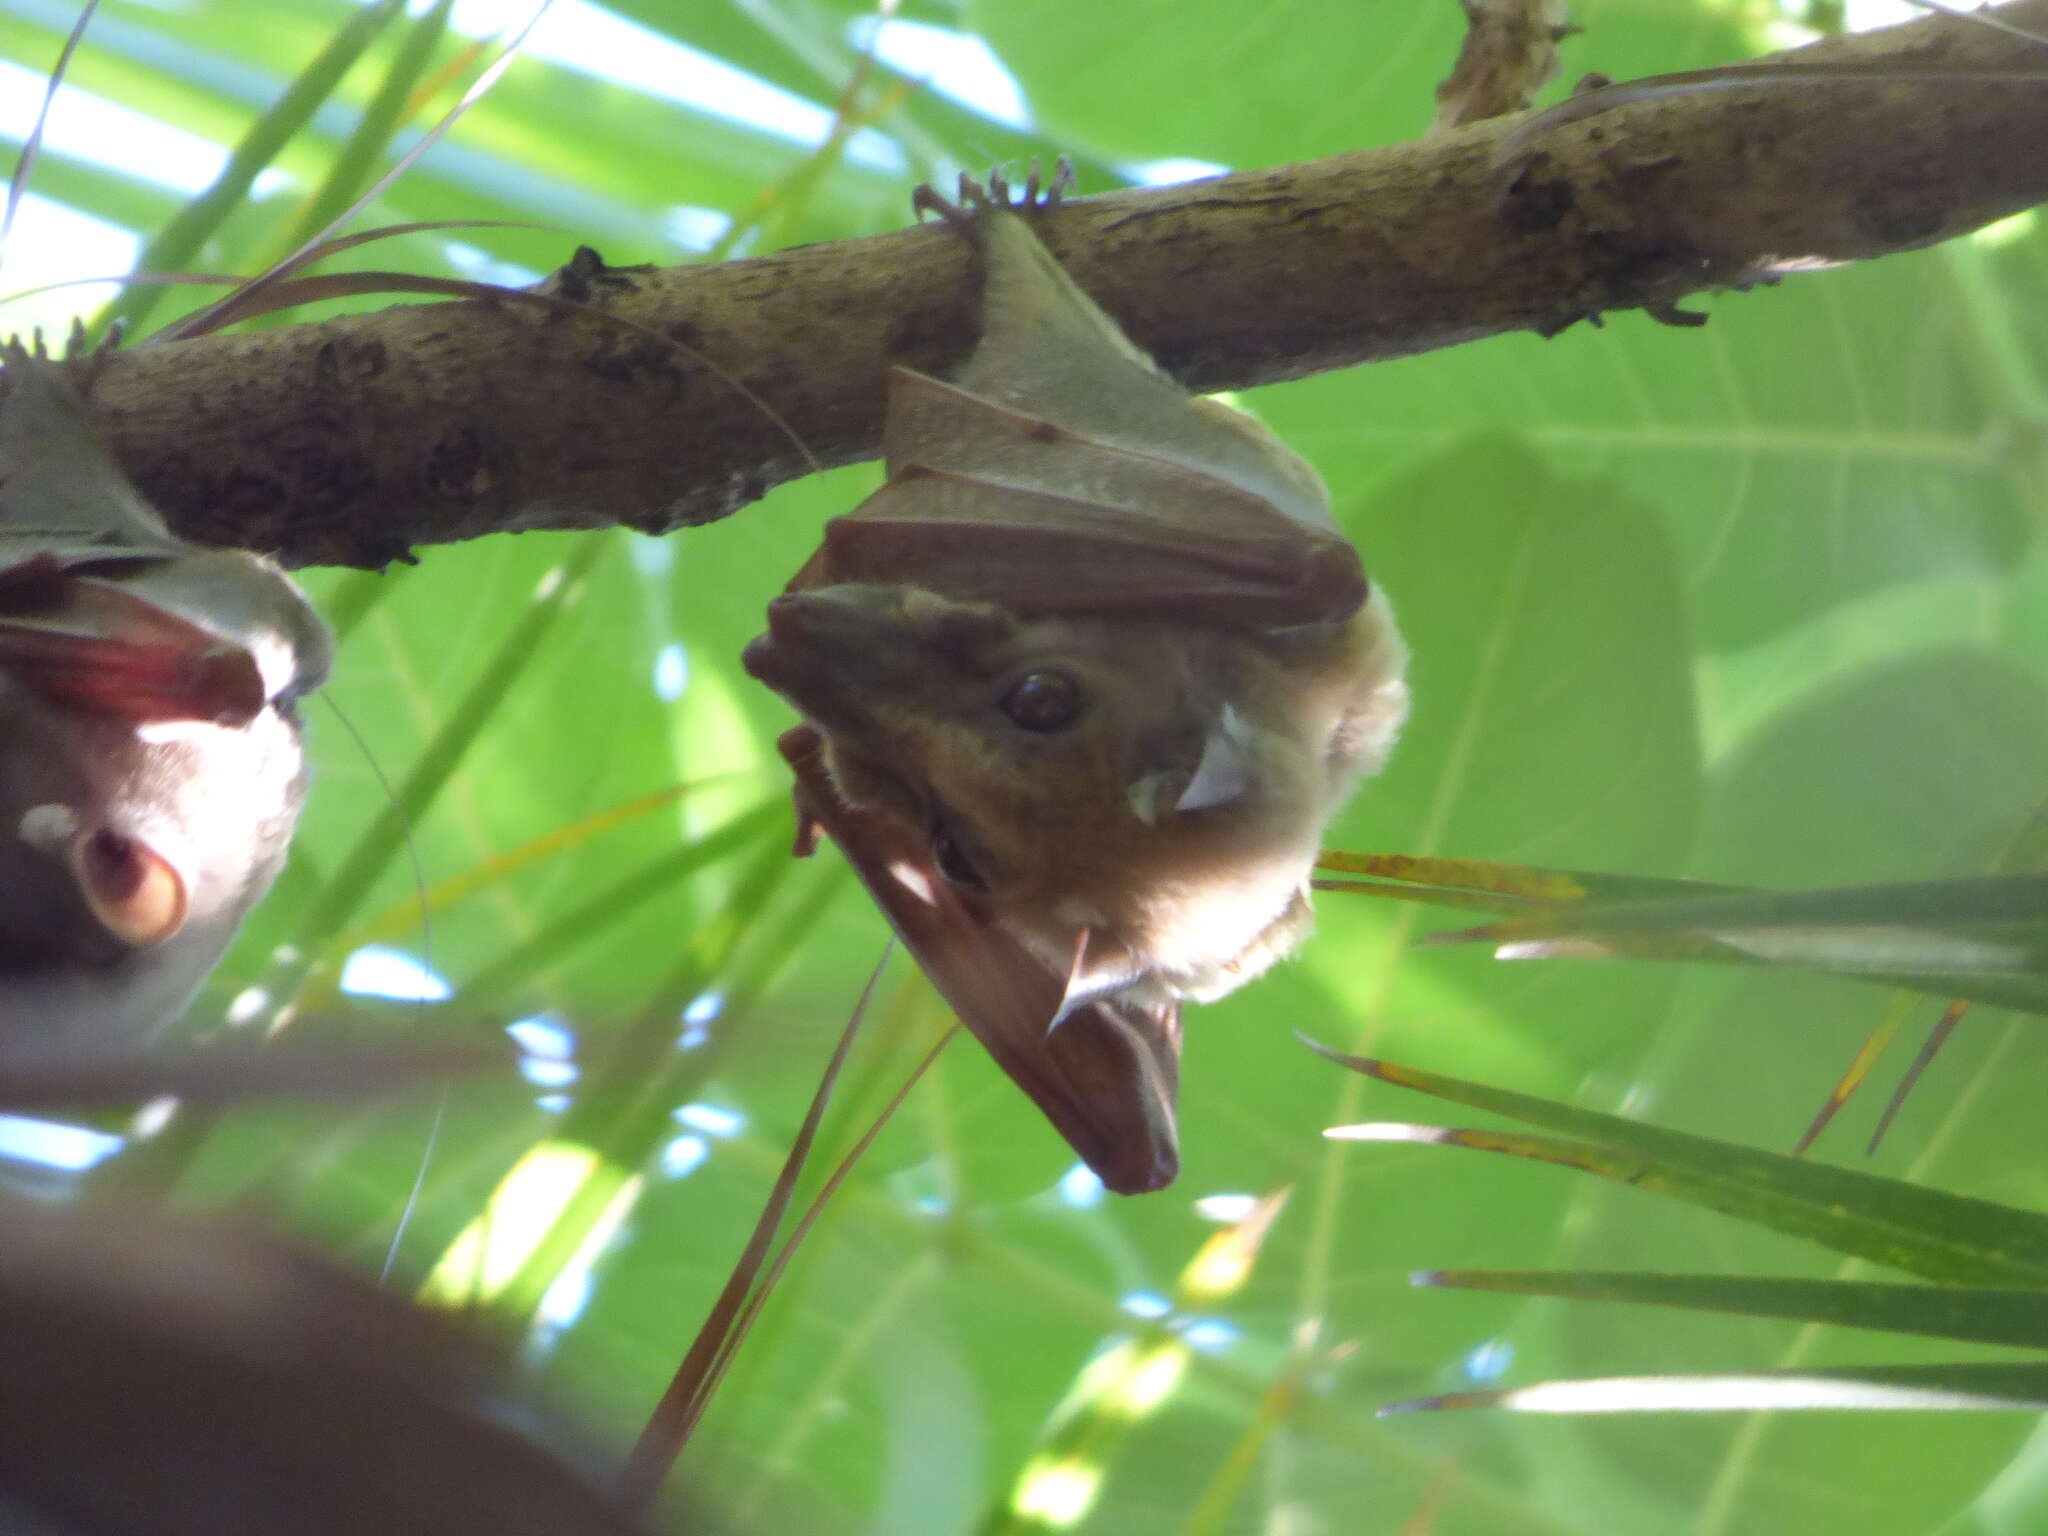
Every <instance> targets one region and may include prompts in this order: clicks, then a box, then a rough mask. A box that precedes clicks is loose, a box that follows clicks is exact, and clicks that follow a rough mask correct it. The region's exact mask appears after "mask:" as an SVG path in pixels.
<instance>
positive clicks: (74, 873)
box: [0, 343, 332, 1038]
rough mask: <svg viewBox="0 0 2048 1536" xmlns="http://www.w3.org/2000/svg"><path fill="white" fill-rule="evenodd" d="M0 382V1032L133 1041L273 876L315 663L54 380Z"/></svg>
mask: <svg viewBox="0 0 2048 1536" xmlns="http://www.w3.org/2000/svg"><path fill="white" fill-rule="evenodd" d="M0 361H4V362H5V364H6V369H5V373H4V376H0V377H4V386H0V387H4V389H5V395H4V397H0V1029H4V1030H7V1031H14V1032H22V1031H34V1030H49V1029H60V1028H63V1029H75V1028H85V1029H92V1030H95V1031H103V1032H105V1034H104V1038H114V1037H117V1036H124V1035H125V1036H128V1037H131V1038H132V1037H134V1036H137V1035H139V1034H141V1033H143V1032H146V1031H147V1030H149V1029H151V1028H153V1027H154V1026H156V1025H158V1024H161V1023H163V1022H165V1021H166V1020H167V1019H169V1018H170V1017H172V1016H173V1015H175V1014H176V1013H177V1012H178V1010H179V1009H181V1008H182V1007H184V1005H185V1003H186V1002H187V1001H189V1000H190V998H191V995H192V993H193V992H194V991H195V990H196V989H197V987H198V986H199V983H200V982H201V980H203V979H204V977H205V975H206V973H207V972H208V971H209V970H211V969H212V967H213V965H214V963H215V962H216V961H217V960H219V958H220V956H221V952H222V951H223V950H225V949H226V948H227V945H228V941H229V940H230V939H231V938H232V937H233V936H234V931H235V928H236V925H237V924H238V923H239V922H240V921H241V919H242V915H243V914H244V913H245V912H246V911H247V910H248V909H249V908H250V907H251V906H252V905H254V904H255V902H256V900H257V898H258V897H260V896H261V895H262V894H263V892H264V891H265V890H267V889H268V888H269V886H270V882H271V881H272V879H274V878H275V877H276V874H277V871H278V869H279V868H280V867H281V866H282V864H283V862H284V855H285V847H286V844H287V843H288V842H289V841H290V838H291V831H292V826H293V823H294V821H295V819H296V818H297V815H298V809H299V802H300V799H301V798H302V796H303V794H304V789H305V761H304V754H303V752H302V750H301V747H300V741H299V726H298V721H297V718H296V715H295V713H294V706H295V704H296V701H297V700H298V699H299V697H300V696H301V695H303V694H304V693H306V692H307V691H308V690H310V689H312V688H316V687H318V686H319V684H320V682H321V680H322V679H323V678H324V677H325V676H326V673H327V668H328V662H329V658H330V653H331V649H332V642H331V640H330V638H329V636H328V632H327V629H326V626H325V625H323V624H322V623H321V622H320V619H319V617H318V616H317V615H316V614H315V613H314V612H313V610H312V608H311V607H309V606H308V605H307V602H306V600H305V598H304V596H303V595H302V594H301V593H300V592H299V589H298V588H297V587H296V586H295V585H293V583H292V582H291V580H290V579H289V578H288V577H287V576H286V575H285V574H284V572H283V571H281V570H279V569H278V568H277V567H276V566H275V565H273V564H271V563H270V562H269V561H267V560H264V559H262V558H260V557H259V556H256V555H251V554H244V553H242V552H240V551H232V550H210V549H201V548H199V547H197V546H196V545H191V544H187V543H185V542H183V541H182V540H180V539H177V538H174V537H173V536H172V535H171V533H170V531H169V529H167V528H166V527H165V526H164V523H163V520H162V519H161V518H160V517H158V516H157V514H156V512H155V511H154V510H153V509H152V508H151V507H150V506H149V505H148V504H147V503H146V502H144V501H143V500H142V498H141V496H140V495H139V494H137V492H136V491H135V489H134V487H133V486H132V485H130V484H129V482H128V480H127V479H126V477H125V476H123V475H122V473H121V471H120V470H119V468H117V467H116V466H115V464H114V463H113V461H112V460H111V459H110V458H109V457H108V455H107V452H106V450H105V448H103V447H102V446H101V444H100V443H99V441H98V440H97V439H96V438H95V437H94V436H93V433H92V430H91V428H90V425H89V424H88V422H87V419H86V414H85V408H84V405H83V403H82V402H81V400H80V399H79V397H78V395H77V393H76V392H75V390H74V389H73V387H72V385H71V383H70V381H69V380H68V379H67V378H66V377H65V375H64V373H63V371H62V370H61V369H60V368H59V367H58V365H55V364H52V363H49V362H46V361H44V360H43V359H41V358H38V357H35V356H32V355H31V354H30V353H29V352H28V351H27V349H25V348H24V347H22V346H20V345H19V344H17V343H10V344H8V345H7V346H6V347H5V348H4V349H0Z"/></svg>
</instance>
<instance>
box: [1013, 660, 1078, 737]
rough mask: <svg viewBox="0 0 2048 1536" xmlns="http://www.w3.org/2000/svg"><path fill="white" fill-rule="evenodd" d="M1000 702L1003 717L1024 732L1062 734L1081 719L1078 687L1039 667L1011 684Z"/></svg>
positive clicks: (1050, 670) (1061, 675)
mask: <svg viewBox="0 0 2048 1536" xmlns="http://www.w3.org/2000/svg"><path fill="white" fill-rule="evenodd" d="M1002 702H1003V713H1004V714H1006V715H1008V716H1009V717H1010V719H1011V720H1013V721H1015V722H1016V723H1017V724H1018V725H1021V726H1023V727H1024V729H1025V730H1027V731H1064V730H1065V729H1066V728H1067V727H1068V726H1070V725H1072V724H1073V723H1074V722H1075V721H1076V720H1078V719H1080V718H1081V685H1080V684H1079V683H1077V682H1075V681H1074V680H1073V678H1071V677H1069V676H1068V675H1067V674H1066V673H1064V672H1060V671H1056V670H1054V669H1053V668H1051V667H1041V668H1039V669H1038V670H1037V671H1036V672H1026V673H1025V674H1024V675H1023V676H1022V677H1020V678H1018V679H1017V681H1016V682H1014V683H1012V684H1011V685H1010V691H1009V692H1008V693H1006V694H1004V695H1003V701H1002Z"/></svg>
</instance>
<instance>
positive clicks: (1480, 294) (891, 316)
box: [94, 0, 2048, 566]
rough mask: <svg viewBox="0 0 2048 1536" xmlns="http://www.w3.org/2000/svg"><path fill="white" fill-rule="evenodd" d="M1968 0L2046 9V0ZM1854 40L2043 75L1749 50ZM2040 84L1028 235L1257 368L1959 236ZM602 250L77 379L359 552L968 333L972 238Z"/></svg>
mask: <svg viewBox="0 0 2048 1536" xmlns="http://www.w3.org/2000/svg"><path fill="white" fill-rule="evenodd" d="M1997 14H1999V15H2002V16H2003V17H2005V18H2006V19H2007V20H2009V21H2011V22H2012V23H2014V24H2016V25H2019V26H2022V27H2027V28H2030V29H2031V30H2033V31H2036V32H2042V31H2048V0H2025V3H2022V4H2015V5H2009V6H2006V7H2003V8H2002V9H2001V10H2000V11H1999V12H1998V13H1997ZM1859 60H1885V61H1890V62H1892V63H1895V64H1896V65H1897V66H1898V68H1899V69H1900V70H1901V71H1916V72H1923V73H1924V72H1930V71H1986V70H2006V71H2025V70H2032V69H2037V68H2040V69H2044V70H2048V59H2044V58H2043V55H2042V49H2041V48H2040V46H2039V45H2036V44H2030V43H2028V42H2026V41H2024V40H2021V39H2018V38H2015V37H2012V36H2010V35H2007V34H2004V33H2001V32H1998V31H1995V30H1993V29H1991V28H1989V27H1984V26H1980V25H1974V24H1971V23H1969V22H1966V21H1960V20H1956V19H1953V18H1947V17H1934V18H1930V19H1927V20H1924V21H1917V22H1913V23H1911V24H1908V25H1905V26H1900V27H1894V28H1890V29H1887V30H1885V31H1883V32H1876V33H1869V34H1865V35H1863V36H1860V37H1854V38H1840V39H1832V40H1830V41H1828V42H1825V43H1820V44H1816V45H1814V46H1813V47H1811V48H1807V49H1801V50H1798V51H1797V52H1794V53H1789V54H1779V55H1773V56H1772V60H1771V61H1770V62H1774V63H1782V64H1788V65H1791V66H1794V67H1807V66H1813V65H1822V64H1833V63H1835V62H1838V61H1851V62H1853V61H1859ZM2044 85H2048V79H2044V81H2043V82H2042V83H2041V84H2034V83H2013V82H2008V81H1992V80H1986V81H1983V82H1981V83H1979V82H1960V83H1959V82H1955V81H1949V82H1945V83H1943V82H1927V81H1923V82H1919V83H1913V82H1907V81H1884V80H1870V79H1860V78H1859V79H1851V80H1848V81H1846V82H1845V83H1839V84H1829V85H1815V84H1812V83H1810V82H1806V81H1802V83H1801V84H1800V85H1799V86H1797V87H1796V88H1793V89H1782V88H1775V87H1773V86H1769V85H1747V86H1744V87H1743V88H1740V89H1729V90H1715V91H1704V92H1698V93H1686V94H1677V95H1672V96H1669V97H1663V98H1659V99H1654V100H1651V101H1648V102H1644V103H1641V104H1636V105H1628V106H1625V107H1622V108H1619V109H1617V110H1614V111H1611V112H1601V113H1596V114H1593V115H1590V116H1587V117H1585V118H1584V119H1583V120H1580V121H1575V122H1572V123H1570V124H1567V125H1564V126H1560V127H1556V128H1554V129H1551V130H1548V131H1545V132H1541V133H1538V134H1535V135H1533V136H1527V137H1525V136H1524V135H1526V134H1527V130H1526V129H1523V128H1518V124H1526V123H1527V122H1528V121H1529V120H1528V119H1527V118H1522V119H1510V120H1505V121H1502V122H1491V123H1481V124H1477V125H1474V126H1473V127H1471V128H1468V129H1464V130H1460V131H1457V132H1454V133H1450V134H1447V135H1444V136H1441V137H1437V138H1432V139H1430V140H1427V141H1419V142H1415V143H1409V144H1399V145H1394V146H1392V147H1390V148H1386V149H1377V150H1369V151H1364V152H1360V153H1355V154H1348V155H1341V156H1337V157H1334V158H1332V159H1328V160H1321V161H1317V162H1314V163H1312V164H1306V165H1296V166H1286V167H1281V168H1278V169H1273V170H1265V171H1250V172H1244V173H1240V174H1234V175H1229V176H1224V177H1220V178H1217V179H1214V180H1210V181H1202V182H1195V183H1190V184H1186V185H1181V186H1174V187H1167V188H1159V189H1151V190H1144V191H1129V192H1119V193H1115V194H1112V195H1109V196H1104V197H1097V198H1088V199H1084V200H1081V201H1078V202H1072V203H1068V204H1065V205H1063V206H1062V207H1061V208H1059V209H1058V210H1057V211H1055V212H1054V213H1052V214H1050V215H1049V216H1047V217H1045V218H1044V219H1043V220H1041V221H1040V231H1041V233H1042V235H1043V237H1044V238H1045V241H1046V243H1047V245H1048V246H1049V247H1050V248H1051V249H1052V251H1053V253H1054V254H1055V255H1056V256H1058V257H1059V259H1060V260H1061V261H1062V262H1063V263H1064V264H1065V265H1066V266H1067V267H1068V269H1069V270H1070V271H1071V272H1072V273H1073V274H1074V276H1075V277H1076V279H1077V280H1078V281H1079V282H1080V283H1081V285H1082V286H1083V287H1084V288H1086V289H1088V290H1089V292H1091V293H1092V294H1094V295H1096V296H1097V297H1098V298H1099V299H1100V301H1101V302H1102V303H1103V305H1104V307H1105V308H1107V309H1108V310H1109V311H1110V312H1111V313H1112V314H1113V315H1115V316H1116V318H1117V319H1118V320H1119V321H1120V322H1121V323H1122V324H1123V325H1124V327H1125V328H1126V329H1127V330H1128V331H1129V333H1130V335H1131V336H1132V338H1133V339H1134V340H1136V341H1137V342H1138V343H1139V344H1140V345H1141V346H1143V347H1145V348H1146V349H1148V350H1149V351H1151V352H1152V353H1153V354H1154V355H1156V356H1157V357H1158V358H1159V359H1160V361H1161V363H1162V364H1163V365H1164V366H1165V367H1166V368H1167V369H1168V370H1169V371H1170V372H1172V373H1173V374H1175V375H1176V376H1177V377H1178V378H1180V379H1181V380H1182V381H1184V382H1185V383H1187V384H1188V385H1190V386H1192V387H1195V388H1197V389H1204V390H1209V389H1220V388H1236V387H1242V386H1246V385H1252V384H1264V383H1271V382H1274V381H1278V380H1283V379H1292V378H1298V377H1301V376H1302V375H1305V374H1309V373H1315V372H1320V371H1323V370H1326V369H1331V368H1343V367H1349V366H1351V365H1353V364H1357V363H1365V362H1372V361H1375V360H1378V359H1382V358H1390V357H1399V356H1403V355H1406V354H1410V353H1416V352H1422V351H1426V350H1429V349H1431V348H1435V347H1442V346H1449V345H1452V344H1454V343H1457V342H1462V341H1470V340H1473V339H1475V338H1477V337H1481V336H1490V335H1495V334H1498V333H1500V332H1503V331H1513V330H1526V329H1535V330H1539V331H1545V332H1549V331H1555V330H1558V329H1561V328H1563V327H1564V326H1566V325H1568V324H1570V323H1571V322H1572V321H1574V320H1576V319H1579V318H1582V317H1585V316H1588V315H1594V314H1598V313H1599V312H1601V311H1603V310H1610V309H1626V308H1633V307H1649V308H1652V309H1653V310H1659V311H1662V312H1664V313H1666V314H1668V313H1669V306H1671V305H1672V304H1675V303H1676V301H1677V300H1679V299H1680V298H1682V297H1684V296H1685V295H1687V294H1691V293H1696V292H1699V291H1702V290H1708V289H1714V288H1720V287H1728V286H1731V285H1740V284H1743V283H1747V282H1751V281H1754V280H1756V279H1757V278H1759V277H1761V276H1764V275H1768V274H1769V273H1771V272H1773V271H1774V270H1779V269H1782V268H1785V267H1788V266H1791V265H1800V264H1807V263H1809V262H1813V261H1830V262H1840V261H1852V260H1859V259H1863V258H1866V257H1871V256H1880V255H1885V254H1888V253H1890V252H1893V251H1901V250H1906V249H1910V248H1913V247H1916V246H1922V245H1928V244H1931V243H1933V242H1935V241H1939V240H1943V239H1946V238H1948V237H1950V236H1953V235H1957V234H1960V233H1963V232H1965V231H1967V230H1970V229H1973V228H1975V227H1977V226H1979V225H1982V224H1984V223H1987V222H1989V221H1990V220H1993V219H1996V218H1999V217H2001V216H2003V215H2005V214H2008V213H2012V212H2014V211H2016V210H2018V209H2021V208H2025V207H2029V206H2031V205H2033V204H2035V203H2038V202H2041V201H2043V200H2048V153H2044V152H2042V151H2043V147H2044V146H2048V89H2044V88H2043V86H2044ZM607 278H611V279H618V278H623V279H624V280H623V281H617V280H612V281H602V282H600V283H598V284H597V285H596V286H595V289H594V291H593V293H592V298H591V302H593V303H596V304H599V305H601V306H602V307H603V308H604V309H605V310H606V311H607V312H609V313H611V314H614V315H617V316H620V317H622V318H623V319H625V320H628V321H630V322H632V324H633V325H634V326H637V327H640V328H643V330H640V331H636V330H633V329H629V328H626V327H623V326H617V327H615V326H611V325H608V324H605V323H603V322H601V321H598V320H596V319H593V318H589V317H583V316H578V315H574V314H569V313H563V312H560V311H549V310H546V309H542V308H539V307H534V306H527V305H522V304H513V303H492V302H477V301H465V302H457V303H446V304H433V305H414V306H407V307H402V308H396V309H390V310H385V311H383V312H381V313H376V314H367V315H355V316H349V317H346V318H343V319H338V320H332V321H327V322H323V323H320V324H312V325H300V326H291V327H286V328H281V329H277V330H272V331H266V332H261V333H256V334H250V335H222V336H210V337H205V338H201V339H199V340H195V341H189V342H180V343H172V344H166V345H163V346H158V347H143V348H138V349H136V350H134V351H131V352H127V353H123V354H120V355H118V356H116V357H114V358H112V359H110V360H109V362H108V364H107V366H106V368H105V370H104V373H103V374H102V375H101V378H100V382H99V384H98V386H97V389H96V391H95V396H94V399H95V403H96V405H97V406H98V407H99V409H100V411H101V413H102V420H103V424H104V427H105V430H106V431H107V434H108V436H109V438H110V440H111V441H112V443H113V445H114V447H115V450H116V452H117V453H118V454H119V456H120V457H121V459H122V461H123V462H124V463H125V464H126V465H127V466H128V467H129V469H130V471H131V472H132V473H133V474H134V475H135V477H136V479H137V481H138V483H139V484H140V485H141V486H142V488H143V489H144V490H145V492H147V493H148V494H149V495H150V496H151V497H152V498H153V499H154V500H155V501H156V502H157V504H158V505H159V506H161V507H162V508H163V509H164V511H165V513H166V515H167V516H168V517H169V519H170V521H171V522H172V524H173V525H174V526H176V527H177V528H178V529H179V530H180V531H182V532H184V533H186V534H188V535H190V536H192V537H195V538H199V539H204V540H208V541H213V542H223V543H238V544H243V545H247V546H251V547H255V548H260V549H266V550H271V551H276V552H280V553H282V555H283V556H284V557H285V558H286V559H288V560H290V561H292V562H293V563H309V562H333V563H341V564H351V565H370V566H375V565H380V564H382V563H384V562H386V561H389V560H391V559H393V558H397V557H400V556H402V555H403V554H404V553H405V552H406V551H407V550H408V549H410V548H411V547H412V546H414V545H416V544H423V543H438V542H445V541H449V540H455V539H466V538H474V537H477V536H479V535H481V534H485V533H490V532H496V531H504V530H516V529H530V528H596V527H604V526H609V525H613V524H625V525H627V526H630V527H634V528H640V529H643V530H646V531H648V532H665V531H667V530H669V529H673V528H676V527H680V526H685V525H689V524H695V523H703V522H708V521H711V520H713V519H716V518H719V517H723V516H725V515H726V514H727V513H729V512H732V511H733V510H735V509H736V508H738V507H740V506H743V505H745V504H746V503H747V502H749V501H752V500H753V499H755V498H756V497H758V496H760V495H761V494H762V493H763V492H764V491H766V490H767V489H768V488H769V487H771V486H774V485H776V484H778V483H780V482H782V481H784V480H788V479H791V478H794V477H795V476H797V475H800V474H804V473H806V472H808V471H809V470H810V469H812V468H815V467H818V466H830V465H837V464H845V463H850V462H853V461H855V460H858V459H863V458H870V457H873V456H874V455H875V454H876V453H877V452H878V451H879V447H880V435H881V411H882V394H883V389H882V385H883V375H884V371H885V369H886V367H887V366H888V364H890V363H892V362H902V363H906V364H909V365H910V366H912V367H916V368H921V369H926V370H942V369H943V368H944V367H946V365H947V364H949V363H950V362H952V361H953V360H954V359H956V358H957V357H959V356H960V355H961V354H962V353H963V352H964V351H965V350H966V348H967V346H968V345H969V344H970V342H971V340H972V337H973V325H974V320H973V290H974V284H973V273H972V270H971V257H970V254H969V252H968V250H967V249H966V247H965V246H964V245H963V244H962V242H961V241H960V240H959V239H958V238H957V237H955V236H953V235H951V234H949V233H948V232H947V231H945V230H943V229H940V228H937V227H930V228H923V229H908V230H902V231H898V232H896V233H893V234H887V235H879V236H874V237H871V238H867V239H860V240H845V241H839V242H835V243H832V244H828V245H816V246H809V247H804V248H800V249H796V250H790V251H784V252H780V253H778V254H776V255H772V256H764V257H759V258H756V259H753V260H747V261H734V262H726V263H722V264H719V265H715V266H697V267H682V268H674V269H667V270H661V271H651V272H646V273H635V274H632V275H630V276H628V275H624V274H607ZM644 329H652V330H655V331H659V332H661V333H663V334H664V335H666V336H669V337H672V338H674V339H675V340H676V341H677V342H679V343H680V344H681V347H680V348H670V347H667V346H664V345H661V344H659V343H658V342H657V341H655V339H654V338H652V337H649V336H647V335H645V334H644ZM736 386H738V387H736ZM799 441H800V442H801V444H802V445H803V450H801V451H800V450H799V448H798V446H797V443H798V442H799ZM807 455H808V457H807Z"/></svg>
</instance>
